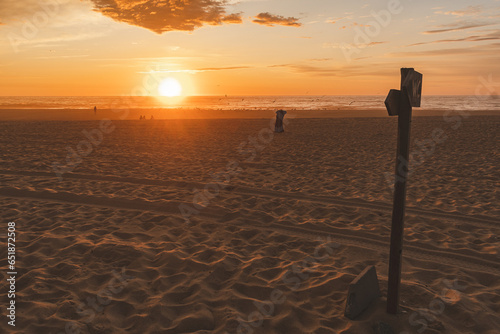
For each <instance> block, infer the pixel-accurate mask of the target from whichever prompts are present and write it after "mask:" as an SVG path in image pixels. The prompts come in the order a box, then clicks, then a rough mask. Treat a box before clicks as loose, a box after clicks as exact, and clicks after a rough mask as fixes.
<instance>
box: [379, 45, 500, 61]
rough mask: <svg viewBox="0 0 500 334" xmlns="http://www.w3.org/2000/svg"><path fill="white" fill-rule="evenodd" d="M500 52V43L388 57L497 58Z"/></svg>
mask: <svg viewBox="0 0 500 334" xmlns="http://www.w3.org/2000/svg"><path fill="white" fill-rule="evenodd" d="M499 50H500V43H492V44H488V45H480V46H474V47H465V48H456V49H437V50H427V51H409V52H397V53H390V54H387V56H388V57H404V58H420V57H448V58H449V57H450V56H455V57H456V56H460V55H463V56H474V57H478V56H487V57H495V56H496V55H498V52H499Z"/></svg>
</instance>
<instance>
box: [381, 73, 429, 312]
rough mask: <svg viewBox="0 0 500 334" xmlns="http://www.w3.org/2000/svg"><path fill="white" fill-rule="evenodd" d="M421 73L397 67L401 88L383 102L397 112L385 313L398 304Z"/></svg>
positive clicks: (393, 309)
mask: <svg viewBox="0 0 500 334" xmlns="http://www.w3.org/2000/svg"><path fill="white" fill-rule="evenodd" d="M421 94H422V74H420V73H418V72H416V71H415V70H414V69H413V68H402V69H401V90H400V91H398V90H391V91H390V92H389V95H388V96H387V99H386V101H385V105H386V107H387V111H388V112H389V115H390V116H395V115H398V147H397V154H396V172H395V184H394V206H393V210H392V227H391V249H390V256H389V280H388V289H387V313H390V314H396V313H397V312H398V308H399V286H400V283H401V260H402V255H403V232H404V216H405V203H406V181H407V179H408V164H409V158H410V128H411V116H412V106H413V107H420V99H421Z"/></svg>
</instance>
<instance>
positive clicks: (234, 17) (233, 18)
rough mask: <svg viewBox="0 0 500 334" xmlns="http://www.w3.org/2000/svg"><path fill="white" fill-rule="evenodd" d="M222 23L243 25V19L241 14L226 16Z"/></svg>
mask: <svg viewBox="0 0 500 334" xmlns="http://www.w3.org/2000/svg"><path fill="white" fill-rule="evenodd" d="M222 22H224V23H234V24H236V23H242V22H243V19H242V18H241V13H234V14H229V15H226V16H224V17H223V18H222Z"/></svg>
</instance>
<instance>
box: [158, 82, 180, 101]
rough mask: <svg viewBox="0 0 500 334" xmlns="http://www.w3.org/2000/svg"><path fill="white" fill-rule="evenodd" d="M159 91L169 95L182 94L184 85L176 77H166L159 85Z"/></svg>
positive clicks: (162, 94) (163, 94)
mask: <svg viewBox="0 0 500 334" xmlns="http://www.w3.org/2000/svg"><path fill="white" fill-rule="evenodd" d="M158 92H159V93H160V95H161V96H167V97H175V96H180V95H181V94H182V86H181V84H180V83H179V81H177V80H176V79H174V78H166V79H164V80H163V81H162V82H161V83H160V86H159V87H158Z"/></svg>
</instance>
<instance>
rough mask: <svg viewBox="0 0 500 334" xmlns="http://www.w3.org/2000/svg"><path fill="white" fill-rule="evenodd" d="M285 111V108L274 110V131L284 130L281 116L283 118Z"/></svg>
mask: <svg viewBox="0 0 500 334" xmlns="http://www.w3.org/2000/svg"><path fill="white" fill-rule="evenodd" d="M285 115H286V111H285V110H281V109H280V110H278V111H277V112H276V123H275V124H274V132H278V133H280V132H285V129H283V118H285Z"/></svg>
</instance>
